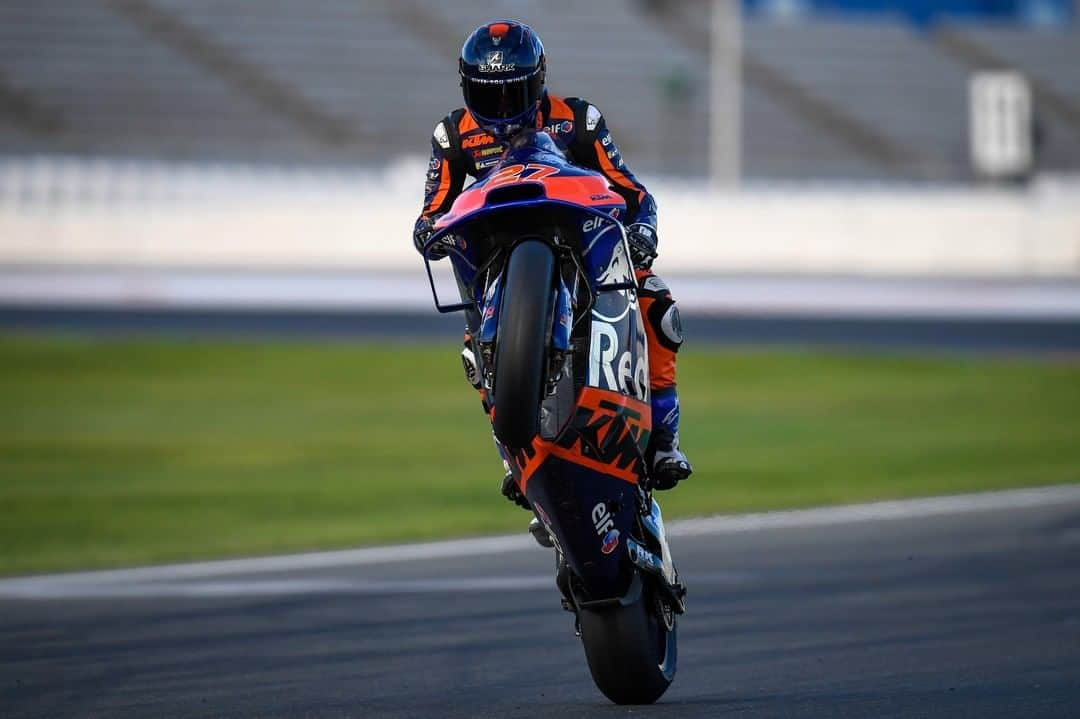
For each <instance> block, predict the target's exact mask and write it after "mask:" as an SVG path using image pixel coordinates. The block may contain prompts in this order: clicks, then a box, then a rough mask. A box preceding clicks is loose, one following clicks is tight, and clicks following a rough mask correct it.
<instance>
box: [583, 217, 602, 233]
mask: <svg viewBox="0 0 1080 719" xmlns="http://www.w3.org/2000/svg"><path fill="white" fill-rule="evenodd" d="M606 224H608V220H606V219H604V218H603V217H593V218H591V219H588V220H585V224H583V225H582V226H581V231H582V232H592V231H593V230H598V229H600V228H601V227H603V226H604V225H606Z"/></svg>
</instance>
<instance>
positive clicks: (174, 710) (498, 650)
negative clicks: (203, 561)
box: [0, 487, 1080, 719]
mask: <svg viewBox="0 0 1080 719" xmlns="http://www.w3.org/2000/svg"><path fill="white" fill-rule="evenodd" d="M1071 489H1072V490H1076V489H1078V488H1077V487H1073V488H1071ZM507 511H510V508H509V507H508V509H507ZM521 516H522V526H523V528H524V524H525V520H526V515H525V514H524V513H522V515H521ZM812 516H816V515H812ZM511 545H512V546H510V547H509V548H508V551H503V552H500V553H487V554H478V555H476V556H454V555H450V556H444V557H442V558H441V559H426V560H425V559H405V560H401V561H396V562H382V561H371V562H364V563H357V564H355V565H350V564H349V563H348V562H339V563H337V564H333V565H329V566H327V565H324V566H322V567H321V568H318V567H315V566H313V567H312V568H304V566H302V565H294V566H291V567H288V568H284V569H279V570H271V569H267V570H266V571H257V572H256V571H251V569H250V568H249V569H248V571H245V572H242V573H237V574H235V575H232V574H231V573H230V571H231V570H229V569H228V568H227V567H225V568H223V569H220V570H219V571H214V572H211V573H209V574H208V575H205V576H200V575H199V573H198V572H195V573H193V574H192V575H191V576H183V575H182V574H181V575H178V576H176V577H173V578H172V579H169V578H168V577H166V576H155V575H153V574H151V575H147V576H144V577H142V578H139V576H138V575H137V573H136V574H135V575H132V576H130V577H127V575H123V574H121V575H119V578H114V579H113V580H112V582H111V583H106V584H102V585H100V586H98V587H97V589H96V590H95V589H94V587H95V585H94V584H93V583H89V584H87V583H86V582H85V581H73V582H72V583H70V584H64V583H63V582H61V583H59V584H54V585H49V583H48V580H47V581H46V582H45V583H44V584H42V585H37V584H34V583H33V582H31V583H30V584H27V585H23V587H22V590H20V591H23V593H24V594H23V596H24V598H22V599H16V598H13V597H15V596H18V595H19V591H16V589H17V588H18V586H19V583H18V582H14V583H13V582H12V581H11V580H8V581H7V582H0V716H3V717H9V718H15V717H139V718H140V719H142V718H145V717H204V716H205V717H559V718H560V719H573V718H576V717H616V716H618V717H623V716H626V717H680V718H681V717H950V718H953V717H1009V718H1010V719H1012V718H1015V717H1076V716H1078V715H1080V491H1070V492H1069V493H1068V494H1067V496H1064V497H1057V498H1055V499H1053V500H1052V501H1046V502H1040V503H1038V504H1036V505H1032V506H1019V505H1018V506H1000V505H999V506H997V507H996V508H988V509H983V510H978V511H975V510H972V511H967V512H962V513H950V512H944V513H937V514H933V515H932V516H912V517H901V518H891V519H883V518H880V517H877V518H868V519H867V520H865V521H863V520H859V521H844V522H840V523H833V522H828V521H821V522H817V521H809V522H801V523H800V522H799V521H795V522H793V523H791V524H790V525H787V524H779V525H776V526H770V525H765V526H758V527H754V526H750V527H746V528H743V529H742V530H739V531H719V532H711V531H709V530H708V529H707V528H706V529H705V530H704V531H701V532H698V533H690V532H682V533H677V536H675V537H674V538H673V539H672V546H673V550H674V552H675V555H676V558H677V561H678V562H679V565H680V569H681V571H682V574H683V577H684V579H685V580H686V582H687V583H688V585H689V588H690V596H689V600H690V601H689V612H688V614H686V615H685V616H684V617H683V619H682V622H681V625H680V633H681V636H680V660H679V665H680V666H679V674H678V676H677V678H676V680H675V683H674V684H673V685H672V687H671V689H670V690H669V691H668V693H667V694H666V695H665V696H664V697H663V699H662V700H661V702H660V703H659V704H657V705H655V706H653V707H648V708H645V707H629V708H628V707H616V706H613V705H611V704H609V703H608V702H607V701H606V700H605V699H604V698H603V697H602V696H601V695H600V694H599V693H598V692H597V690H596V689H595V688H594V687H593V685H592V682H591V680H590V678H589V675H588V671H587V669H586V666H585V662H584V658H583V655H582V650H581V647H580V643H579V642H578V640H577V639H575V637H574V636H573V634H572V631H571V630H572V621H571V617H570V615H569V614H566V613H564V612H562V611H561V610H560V609H559V606H558V601H557V596H556V591H555V589H554V587H553V586H552V585H551V578H550V569H551V566H550V565H551V557H550V556H549V554H548V552H547V551H546V550H542V549H540V548H539V547H536V546H534V545H530V544H528V540H527V538H519V539H518V540H515V541H513V542H511ZM313 564H317V563H313ZM125 577H127V578H125ZM49 586H52V590H48V587H49ZM46 590H48V591H46ZM50 592H52V595H54V596H55V598H43V597H46V596H51V595H50ZM95 592H96V594H95ZM35 593H37V594H39V595H40V596H34V595H35Z"/></svg>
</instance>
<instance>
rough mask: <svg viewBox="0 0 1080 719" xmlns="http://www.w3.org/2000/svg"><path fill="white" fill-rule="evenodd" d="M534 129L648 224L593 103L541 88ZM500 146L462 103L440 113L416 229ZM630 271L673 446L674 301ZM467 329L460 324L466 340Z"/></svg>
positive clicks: (659, 427)
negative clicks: (603, 180) (547, 136)
mask: <svg viewBox="0 0 1080 719" xmlns="http://www.w3.org/2000/svg"><path fill="white" fill-rule="evenodd" d="M537 128H538V129H543V130H545V131H547V132H548V133H549V134H550V135H551V136H552V137H554V138H555V139H556V141H557V142H558V143H559V144H560V145H561V146H562V147H563V148H564V149H565V150H566V152H567V156H568V158H569V159H570V161H571V162H573V163H574V164H576V165H580V166H582V167H586V168H588V169H591V170H596V171H599V172H601V173H603V175H604V176H605V177H606V178H607V179H608V181H609V183H610V184H611V186H612V188H613V189H614V190H615V191H616V192H618V193H619V194H620V195H621V196H622V197H623V198H624V200H625V201H626V208H627V215H626V217H625V218H624V219H623V223H624V224H626V225H630V224H633V223H642V224H645V225H648V226H650V227H652V228H654V230H655V228H656V202H655V200H654V199H653V196H652V195H651V194H649V191H648V190H646V189H645V186H644V185H643V184H641V182H640V181H639V180H638V179H637V178H636V177H634V174H633V173H632V172H631V171H630V169H629V168H628V167H627V166H626V163H625V162H624V161H623V159H622V155H621V154H620V153H619V149H618V147H616V145H615V142H614V140H613V139H612V136H611V132H610V131H609V130H608V128H607V124H606V123H605V122H604V117H603V115H602V114H601V113H600V111H599V110H598V109H597V108H596V107H595V106H593V105H591V104H589V103H588V102H587V101H585V100H582V99H579V98H565V99H563V98H559V97H555V96H554V95H551V94H548V93H545V95H544V98H543V99H542V100H541V106H540V111H539V113H538V115H537ZM505 149H506V143H505V142H500V141H499V140H498V139H496V138H495V137H494V136H492V135H490V134H488V133H487V132H486V131H485V130H483V129H482V128H481V127H480V126H479V125H477V123H476V121H475V119H473V117H472V115H471V114H469V112H468V111H467V110H466V109H465V108H459V109H457V110H454V111H453V112H451V113H450V114H449V115H447V116H446V117H445V118H443V119H442V120H441V121H440V122H439V123H438V124H437V125H436V126H435V131H434V133H433V134H432V138H431V159H430V162H429V163H428V173H427V182H426V184H425V186H424V209H423V211H422V212H421V214H420V217H419V218H418V219H417V221H416V227H417V229H419V228H420V227H422V226H423V225H424V224H426V223H428V222H431V221H434V220H435V219H437V218H438V217H439V216H440V215H442V214H444V213H446V212H448V211H449V210H450V207H451V205H453V203H454V200H456V199H457V197H458V195H460V194H461V192H462V189H463V187H464V184H465V178H466V175H471V176H473V177H475V178H476V179H478V180H480V179H483V178H484V177H485V176H487V174H488V173H489V172H490V171H491V169H492V168H493V167H494V166H495V165H496V164H498V162H499V158H500V156H501V155H502V153H503V151H504V150H505ZM635 274H636V277H637V283H638V299H639V302H640V303H641V307H642V313H643V315H644V318H645V323H644V324H645V334H646V336H647V339H648V345H649V384H650V389H651V396H652V416H653V435H654V436H655V437H657V438H663V437H665V436H666V437H667V438H668V441H669V442H670V441H671V440H673V441H674V449H675V450H676V451H677V449H678V427H679V398H678V393H677V391H676V387H675V360H676V353H677V352H678V351H679V347H680V346H681V345H682V342H683V337H682V325H681V322H680V319H679V313H678V308H677V307H676V305H675V300H674V299H672V297H671V292H670V291H669V290H668V287H667V285H666V284H664V282H663V280H661V279H660V278H659V277H657V276H656V274H655V273H653V272H652V270H651V269H638V270H636V271H635ZM471 324H472V323H470V325H471ZM469 331H470V330H469V328H466V340H467V341H468V339H469V337H468V335H469ZM471 380H472V378H470V381H471ZM654 452H655V457H656V459H653V458H650V462H655V461H657V460H658V459H659V458H660V453H661V452H664V449H663V448H662V447H661V448H660V449H655V450H654ZM679 456H682V455H681V454H680V455H679ZM683 459H685V457H683Z"/></svg>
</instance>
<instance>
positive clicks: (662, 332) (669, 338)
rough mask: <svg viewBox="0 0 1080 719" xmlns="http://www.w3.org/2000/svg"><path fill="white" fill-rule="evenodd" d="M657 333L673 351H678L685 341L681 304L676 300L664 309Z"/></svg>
mask: <svg viewBox="0 0 1080 719" xmlns="http://www.w3.org/2000/svg"><path fill="white" fill-rule="evenodd" d="M657 330H659V331H658V332H657V335H658V336H659V337H660V338H661V341H662V343H663V344H664V345H666V346H667V347H668V349H670V350H671V351H672V352H678V351H679V347H681V346H682V343H683V327H682V317H680V316H679V306H678V305H676V304H675V303H674V302H671V303H670V304H668V305H667V307H666V308H663V309H662V314H660V322H659V327H657Z"/></svg>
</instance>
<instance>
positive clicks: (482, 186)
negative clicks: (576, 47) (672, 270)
mask: <svg viewBox="0 0 1080 719" xmlns="http://www.w3.org/2000/svg"><path fill="white" fill-rule="evenodd" d="M625 207H626V206H625V203H624V201H623V200H622V198H621V197H620V196H619V195H618V194H617V193H615V192H614V191H612V190H611V189H610V188H609V187H608V185H607V181H606V179H605V178H603V176H601V175H599V174H597V173H594V172H592V171H590V170H586V169H584V168H579V167H575V166H573V165H571V164H569V163H568V162H567V161H566V160H565V158H563V157H561V156H559V155H556V154H554V153H549V152H545V151H543V150H538V149H536V148H532V149H530V148H528V147H525V148H522V149H521V150H519V151H516V152H514V151H511V152H508V153H507V156H505V157H504V158H503V164H502V165H501V166H500V167H499V168H497V169H496V170H495V171H494V172H492V173H491V175H489V176H488V177H487V178H486V179H485V180H483V181H481V182H477V183H475V184H474V185H473V186H471V187H470V188H469V189H468V190H466V191H465V192H464V193H462V196H461V197H459V198H458V200H457V201H456V202H455V203H454V206H453V208H452V209H451V211H450V212H449V213H448V214H447V215H444V216H443V217H442V218H441V219H440V220H439V221H438V223H437V224H436V233H435V234H434V235H433V236H432V238H431V239H430V240H429V241H428V243H427V245H426V246H425V248H424V249H425V259H429V258H428V254H429V252H430V250H431V248H432V247H434V246H435V245H436V244H441V245H442V247H443V248H445V249H446V250H447V251H448V254H449V255H450V258H451V262H453V263H454V267H455V270H456V272H457V273H458V276H459V278H460V279H461V281H462V284H463V286H464V287H467V288H469V291H468V292H467V293H466V294H467V296H464V295H463V297H462V300H463V302H462V304H460V305H455V306H451V307H444V306H443V305H441V304H439V300H438V297H437V296H436V306H437V307H438V308H439V310H440V311H455V310H459V309H465V308H469V307H471V308H474V309H476V310H478V311H479V312H480V313H481V327H480V333H479V334H480V338H481V340H482V341H484V342H490V341H492V340H494V341H495V342H497V341H498V339H497V337H496V336H495V334H496V332H497V328H498V318H499V311H500V308H501V304H502V299H501V293H502V286H501V285H502V277H501V275H500V276H498V277H490V276H489V274H488V273H487V267H489V266H498V262H499V258H498V255H497V253H499V252H509V251H512V246H511V245H509V244H506V243H512V242H513V241H514V240H515V239H516V238H517V237H518V236H519V235H517V234H515V232H510V233H509V234H508V235H504V236H503V237H502V238H500V237H499V236H498V233H499V232H500V231H502V230H505V229H506V228H507V227H510V228H513V227H521V228H525V231H528V230H529V229H530V228H531V227H533V226H537V227H538V228H539V227H541V226H555V227H558V228H559V230H558V237H552V238H551V239H550V240H549V241H552V242H553V243H555V244H566V243H572V244H571V246H573V247H575V248H577V252H576V255H577V256H578V257H579V258H580V264H579V266H578V270H579V274H581V275H583V276H584V279H585V280H586V281H585V282H584V283H583V287H582V288H579V298H578V299H579V301H583V300H587V301H588V302H587V306H588V308H589V309H588V311H587V313H585V314H584V315H582V314H581V311H580V309H579V310H578V314H577V315H576V316H575V315H574V313H573V312H570V313H568V314H569V315H570V317H569V318H568V319H569V320H570V327H567V325H566V323H565V322H564V321H563V317H562V314H561V313H560V311H558V308H560V307H563V306H565V300H566V298H568V297H569V296H570V290H569V288H567V287H566V284H565V282H564V281H563V280H564V278H562V277H560V278H559V281H558V283H557V285H556V286H555V287H553V297H552V301H553V303H555V305H554V306H555V308H557V309H556V311H555V312H554V313H553V315H554V317H553V322H552V327H551V330H550V331H551V332H552V346H553V347H555V348H559V349H562V348H563V346H564V343H565V346H566V347H567V348H569V347H570V345H571V344H572V342H571V338H572V337H580V338H581V340H580V341H581V342H588V347H589V353H588V358H589V361H588V363H587V365H584V366H577V367H573V366H572V365H573V363H574V362H578V361H580V362H584V361H585V354H584V353H579V352H569V353H568V354H567V356H566V361H565V362H566V365H565V366H566V367H567V368H569V370H570V371H568V372H566V374H567V376H566V377H564V378H563V379H562V380H561V381H560V382H559V383H558V385H557V388H556V393H555V394H554V395H553V396H551V397H548V398H547V399H546V400H544V402H543V403H542V407H541V423H540V424H541V427H540V430H541V431H540V434H539V435H537V436H536V437H534V438H533V441H532V443H531V444H530V446H529V447H526V448H523V449H521V450H519V451H517V452H514V453H507V455H508V459H509V460H510V462H509V463H510V465H511V470H512V472H513V473H514V476H515V478H516V479H517V480H518V483H519V485H520V487H521V489H522V491H523V492H524V493H525V495H526V497H528V499H529V501H530V502H531V503H533V506H534V507H535V508H536V510H535V511H536V514H537V516H538V517H539V518H540V520H541V521H542V522H544V523H545V525H547V526H548V527H549V531H550V533H551V535H552V537H553V538H554V539H555V541H556V542H558V544H559V546H560V551H561V552H562V553H563V554H564V555H565V556H566V558H567V562H568V563H569V565H570V567H571V568H572V569H573V570H574V572H575V574H576V575H577V576H578V577H581V578H582V581H583V582H584V583H585V589H586V591H587V593H588V595H589V597H590V598H591V599H595V600H604V599H610V598H612V597H619V596H622V595H623V594H624V593H625V592H626V589H627V586H628V584H629V578H630V577H632V576H634V573H633V571H632V570H631V569H630V566H629V565H630V562H629V561H628V560H627V556H628V551H627V545H626V542H625V538H628V537H630V536H631V533H632V532H634V531H636V521H637V519H636V518H637V507H636V497H637V494H638V491H639V490H638V487H637V483H638V481H639V480H640V479H641V478H642V477H643V476H645V468H644V459H643V457H644V451H645V447H646V446H647V444H648V441H649V435H650V431H651V427H652V412H651V407H650V402H649V400H650V398H649V382H648V349H647V341H646V338H645V331H644V324H643V321H642V317H641V311H640V306H639V304H638V300H637V293H636V284H635V281H634V274H633V266H632V263H631V261H630V254H629V248H628V246H627V243H626V236H625V232H624V230H623V228H622V225H621V223H619V221H618V218H619V216H620V215H621V213H622V212H624V211H625ZM447 238H452V243H451V242H444V239H447ZM500 242H502V243H503V244H501V245H500V244H499V243H500ZM492 258H494V260H493V259H492ZM428 273H429V277H430V275H431V269H430V262H429V266H428ZM479 280H483V282H481V281H479ZM482 285H483V286H482ZM484 286H486V287H487V288H488V291H487V293H486V296H485V292H484ZM432 290H433V292H434V280H433V279H432ZM581 292H587V293H588V297H587V298H585V297H584V296H583V295H582V294H581ZM579 307H580V306H579ZM575 323H578V324H579V325H580V323H584V324H583V325H580V326H578V325H575ZM564 332H565V335H564ZM574 370H576V371H574ZM570 397H572V398H573V402H568V401H567V400H568V398H570ZM493 411H494V412H497V411H498V408H497V407H495V408H493ZM598 507H601V508H606V515H604V516H603V518H602V519H603V521H602V522H599V524H598V523H597V522H596V521H593V516H592V513H593V512H594V511H596V512H598V513H601V514H602V513H603V512H602V510H601V509H598ZM545 518H546V519H545ZM601 529H602V530H603V531H601Z"/></svg>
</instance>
